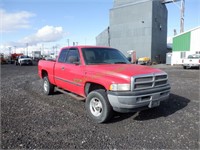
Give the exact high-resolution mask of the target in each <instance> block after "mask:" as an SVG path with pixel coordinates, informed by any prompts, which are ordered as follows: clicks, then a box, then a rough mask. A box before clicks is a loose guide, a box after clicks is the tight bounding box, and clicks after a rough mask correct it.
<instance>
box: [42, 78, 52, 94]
mask: <svg viewBox="0 0 200 150" xmlns="http://www.w3.org/2000/svg"><path fill="white" fill-rule="evenodd" d="M43 91H44V94H46V95H51V94H53V92H54V85H53V84H51V83H50V82H49V79H48V77H47V76H46V77H44V78H43Z"/></svg>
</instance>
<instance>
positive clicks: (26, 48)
mask: <svg viewBox="0 0 200 150" xmlns="http://www.w3.org/2000/svg"><path fill="white" fill-rule="evenodd" d="M26 54H27V56H28V43H26Z"/></svg>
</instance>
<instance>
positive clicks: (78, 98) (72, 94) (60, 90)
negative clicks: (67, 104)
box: [55, 87, 85, 101]
mask: <svg viewBox="0 0 200 150" xmlns="http://www.w3.org/2000/svg"><path fill="white" fill-rule="evenodd" d="M55 91H58V92H61V93H64V94H67V95H69V96H71V97H72V98H75V99H76V100H80V101H83V100H85V98H84V97H81V96H79V95H76V94H74V93H71V92H68V91H65V90H63V89H60V88H58V87H55Z"/></svg>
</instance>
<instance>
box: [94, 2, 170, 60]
mask: <svg viewBox="0 0 200 150" xmlns="http://www.w3.org/2000/svg"><path fill="white" fill-rule="evenodd" d="M167 15H168V14H167V8H166V6H165V4H163V3H162V2H161V1H158V0H114V6H113V8H112V9H111V10H110V23H109V27H107V28H106V29H105V30H104V31H103V32H102V33H100V34H99V35H98V36H97V37H96V45H104V46H111V47H114V48H117V49H119V50H121V51H122V52H123V53H124V54H125V55H126V56H127V55H128V54H127V52H128V51H131V50H133V51H135V52H136V57H137V58H140V57H149V58H151V60H152V62H157V63H160V62H162V63H164V62H165V60H166V53H167Z"/></svg>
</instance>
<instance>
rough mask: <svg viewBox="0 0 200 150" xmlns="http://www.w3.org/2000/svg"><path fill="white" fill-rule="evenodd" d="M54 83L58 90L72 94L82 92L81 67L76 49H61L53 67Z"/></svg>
mask: <svg viewBox="0 0 200 150" xmlns="http://www.w3.org/2000/svg"><path fill="white" fill-rule="evenodd" d="M54 74H55V82H56V85H57V86H58V87H60V88H63V89H65V90H68V91H70V92H73V93H77V94H79V95H80V94H81V95H82V92H83V88H84V87H83V82H81V79H82V78H83V66H82V65H81V62H80V54H79V51H78V49H77V48H70V49H63V50H62V51H61V53H60V56H59V58H58V62H57V63H56V65H55V73H54Z"/></svg>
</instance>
